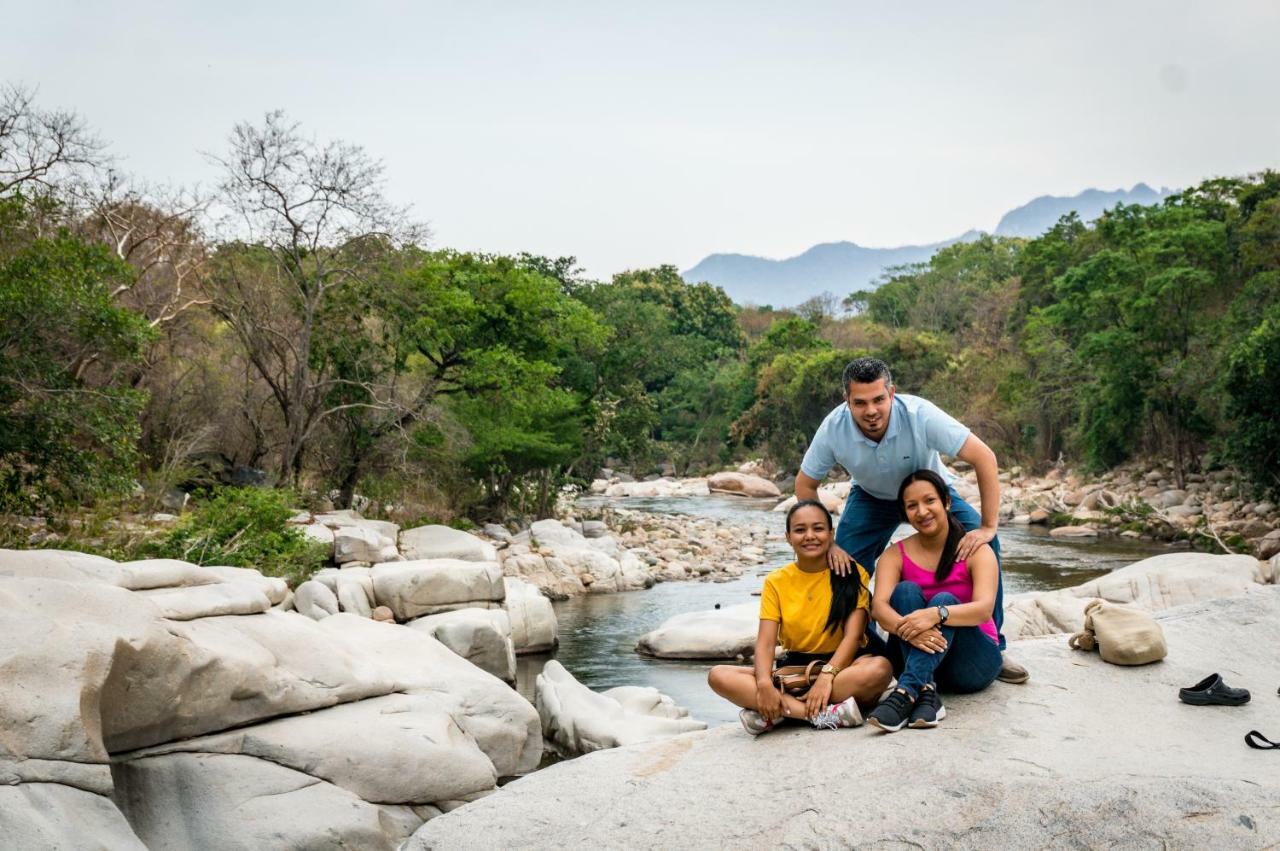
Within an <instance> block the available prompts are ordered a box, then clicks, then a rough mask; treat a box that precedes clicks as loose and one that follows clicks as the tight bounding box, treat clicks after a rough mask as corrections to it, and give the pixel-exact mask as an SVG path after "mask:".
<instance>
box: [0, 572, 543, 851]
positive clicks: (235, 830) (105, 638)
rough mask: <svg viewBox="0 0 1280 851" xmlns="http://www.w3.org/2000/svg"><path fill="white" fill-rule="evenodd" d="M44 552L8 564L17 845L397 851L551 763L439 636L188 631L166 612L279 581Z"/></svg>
mask: <svg viewBox="0 0 1280 851" xmlns="http://www.w3.org/2000/svg"><path fill="white" fill-rule="evenodd" d="M27 555H28V554H26V553H10V552H0V611H3V612H4V613H5V614H4V617H3V618H0V683H3V687H2V688H0V731H3V732H2V733H0V836H3V837H4V840H3V842H0V844H3V845H4V846H5V847H10V846H12V847H15V848H19V847H20V848H28V847H31V848H44V847H56V848H64V847H65V848H81V847H92V848H139V847H142V843H139V842H138V837H141V838H142V841H143V843H145V845H146V846H147V847H150V848H192V847H196V848H203V847H220V848H223V847H245V848H258V847H294V848H303V847H305V848H328V847H332V848H384V847H385V848H394V847H396V846H397V845H398V844H399V842H400V841H401V840H402V839H403V838H405V836H406V835H407V834H408V832H410V831H411V830H412V829H414V828H415V827H417V826H418V824H420V823H421V822H422V821H423V820H425V819H426V818H429V817H433V816H435V815H438V814H439V813H440V812H442V811H444V810H446V809H452V808H454V807H456V806H457V805H458V804H459V802H460V801H469V800H474V799H475V798H476V797H477V796H479V795H482V794H485V793H487V792H489V791H491V790H492V789H493V787H494V784H495V781H496V779H497V778H498V777H500V776H510V775H514V774H519V773H522V772H526V771H529V770H531V769H532V768H534V767H535V766H536V765H537V764H538V761H539V759H540V757H541V752H542V739H541V732H540V726H539V721H538V715H537V712H536V710H535V709H534V708H533V706H532V705H531V704H530V703H529V702H528V701H526V700H525V699H524V698H522V697H521V696H520V695H519V694H518V693H516V692H515V691H514V690H513V689H511V688H509V687H508V686H506V685H505V684H503V683H502V682H501V681H499V680H497V679H495V678H494V677H492V676H490V675H488V674H486V673H485V672H483V671H481V670H479V669H478V668H476V667H475V666H474V665H471V664H470V663H468V662H466V661H465V660H462V659H460V658H458V657H457V656H456V655H454V654H453V653H452V652H451V651H449V650H448V649H447V648H445V647H444V646H443V645H442V644H440V642H438V641H436V640H435V639H433V638H431V637H429V636H426V635H420V634H417V633H416V632H414V631H413V630H410V629H406V628H404V627H399V626H395V625H391V624H381V623H376V622H374V621H372V620H368V619H365V618H363V617H358V616H355V615H349V614H335V615H330V616H329V617H327V618H326V619H325V621H323V622H316V621H313V620H311V619H309V618H307V617H305V616H303V615H300V614H297V613H294V612H283V611H280V610H278V609H272V610H271V611H268V612H265V613H261V614H247V615H220V616H193V617H191V618H190V619H188V620H176V619H174V618H173V617H166V615H167V614H168V615H172V614H173V612H172V611H169V609H167V608H165V607H163V606H161V605H159V604H158V603H157V602H156V601H157V600H161V601H163V598H164V597H165V596H167V595H187V594H189V593H206V592H208V591H210V590H213V589H220V588H224V587H227V586H242V587H243V588H246V589H249V590H250V591H252V592H253V593H254V594H257V595H259V597H260V598H261V599H263V600H266V599H267V597H266V594H267V591H268V590H270V589H269V587H268V586H270V584H271V583H264V582H261V581H258V580H259V579H261V577H257V578H255V577H254V576H252V575H247V574H244V573H239V572H232V573H230V574H228V573H227V572H226V571H219V572H210V573H209V575H210V576H213V577H214V580H215V581H213V582H202V581H200V580H203V579H204V578H205V577H204V576H203V575H201V574H198V573H192V572H191V571H190V570H188V568H189V567H191V566H189V565H185V564H184V563H180V564H177V565H171V564H170V565H164V564H162V565H155V564H150V565H143V566H141V567H142V569H141V570H138V569H136V568H138V567H139V566H137V565H134V566H131V568H134V569H130V570H128V571H122V570H121V569H120V566H119V565H116V564H115V563H114V562H109V561H107V560H99V559H92V558H84V557H78V556H77V555H75V554H66V553H63V554H57V553H50V554H32V557H30V558H27V557H26V556H27ZM346 572H352V571H346ZM162 573H165V574H167V576H168V577H169V580H168V581H172V582H174V583H176V584H175V585H174V586H171V587H167V588H166V587H152V586H155V581H154V579H155V577H157V576H159V575H161V574H162ZM352 574H353V575H352V577H351V578H353V579H354V578H356V577H357V576H358V571H355V572H352ZM50 575H52V576H56V577H60V578H46V577H47V576H50ZM140 577H143V581H139V578H140ZM228 578H229V581H227V579H228ZM193 579H195V580H196V581H194V582H193V581H192V580H193ZM121 581H124V582H127V583H128V584H133V585H141V586H144V587H142V588H140V589H139V590H135V591H131V590H127V589H125V588H122V587H120V586H119V585H118V584H117V583H119V582H121ZM315 585H316V587H318V588H321V589H323V590H324V591H325V592H326V593H331V592H330V591H329V589H328V588H327V586H325V585H324V584H323V583H319V582H317V583H315ZM353 733H358V734H357V735H353ZM113 801H114V803H113ZM193 802H194V803H193ZM282 806H283V807H284V810H283V811H282V810H281V809H280V808H281V807H282ZM117 807H119V809H117ZM122 811H123V812H124V813H126V814H127V815H128V817H129V822H128V823H126V821H125V819H124V817H123V816H122V815H121V812H122ZM282 812H284V813H285V814H286V815H285V816H284V817H282V815H281V814H282Z"/></svg>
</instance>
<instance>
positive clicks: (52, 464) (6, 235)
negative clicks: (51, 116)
mask: <svg viewBox="0 0 1280 851" xmlns="http://www.w3.org/2000/svg"><path fill="white" fill-rule="evenodd" d="M0 220H2V223H0V510H25V511H31V510H37V509H48V508H52V507H57V506H59V505H64V504H66V503H69V502H74V501H77V500H79V499H81V498H83V497H84V495H86V494H87V495H96V494H101V493H109V492H112V491H118V490H121V489H127V488H128V487H129V486H130V483H131V481H132V479H133V477H134V475H135V473H136V468H135V465H136V462H137V441H138V435H139V415H140V414H141V411H142V405H143V403H144V401H145V399H144V397H143V395H142V394H141V393H139V392H137V391H136V390H135V389H133V388H132V387H131V386H130V383H129V373H128V370H129V368H130V367H132V366H133V365H134V364H136V363H137V362H138V360H139V358H140V356H141V353H142V348H143V345H144V344H145V343H146V341H147V339H148V338H149V335H150V333H151V332H150V328H149V327H148V326H147V323H146V321H145V320H144V319H143V318H142V317H141V316H139V315H138V314H136V313H134V312H133V311H130V310H127V309H124V308H122V307H120V306H119V305H117V304H115V303H114V302H113V301H112V299H111V291H112V289H113V288H114V287H115V286H117V285H118V284H119V283H120V282H121V281H122V280H125V279H127V278H128V277H129V276H130V274H131V270H130V269H129V267H128V266H127V265H125V264H124V263H121V262H120V261H119V260H117V259H116V258H115V257H112V256H111V255H110V254H109V253H108V252H107V251H106V249H105V248H104V247H102V246H100V245H92V244H88V243H86V242H85V241H84V240H82V239H78V238H76V237H74V236H72V235H70V234H68V233H67V232H66V231H65V230H60V231H58V232H57V233H55V234H53V235H51V236H47V237H42V236H36V235H35V234H34V233H33V232H32V230H31V229H30V228H29V227H28V224H29V223H28V222H27V220H26V215H25V210H24V204H23V201H22V199H21V198H13V199H9V200H7V201H5V200H0Z"/></svg>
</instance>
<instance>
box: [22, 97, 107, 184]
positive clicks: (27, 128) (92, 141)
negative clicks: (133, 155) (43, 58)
mask: <svg viewBox="0 0 1280 851" xmlns="http://www.w3.org/2000/svg"><path fill="white" fill-rule="evenodd" d="M35 95H36V93H35V90H34V89H31V88H28V87H25V86H19V85H2V86H0V197H3V196H5V195H9V194H11V193H13V192H16V191H18V190H24V191H30V190H39V191H42V192H51V191H58V190H61V189H62V188H64V187H65V186H66V185H67V184H68V182H70V181H71V180H73V179H74V178H75V176H76V174H77V173H79V172H82V171H89V170H93V169H96V168H98V167H100V166H101V165H102V164H103V163H104V160H105V156H104V149H105V146H104V145H103V144H102V142H101V141H99V140H98V138H97V137H96V136H94V135H93V134H92V133H91V132H89V130H88V128H87V127H86V126H85V124H84V121H83V120H82V119H81V118H80V116H78V115H76V114H75V113H74V112H67V111H65V110H56V109H43V108H41V107H40V106H38V105H37V104H36V102H35Z"/></svg>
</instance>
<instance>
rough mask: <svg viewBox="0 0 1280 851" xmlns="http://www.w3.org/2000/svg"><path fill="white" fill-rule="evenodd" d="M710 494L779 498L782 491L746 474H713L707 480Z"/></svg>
mask: <svg viewBox="0 0 1280 851" xmlns="http://www.w3.org/2000/svg"><path fill="white" fill-rule="evenodd" d="M707 487H708V488H709V489H710V490H711V492H712V493H728V494H734V495H736V496H759V497H770V496H771V497H779V496H782V491H780V490H778V486H777V485H775V484H774V483H773V482H771V481H769V480H768V479H762V478H760V477H759V476H749V475H747V474H746V473H715V474H714V475H712V476H710V477H708V478H707Z"/></svg>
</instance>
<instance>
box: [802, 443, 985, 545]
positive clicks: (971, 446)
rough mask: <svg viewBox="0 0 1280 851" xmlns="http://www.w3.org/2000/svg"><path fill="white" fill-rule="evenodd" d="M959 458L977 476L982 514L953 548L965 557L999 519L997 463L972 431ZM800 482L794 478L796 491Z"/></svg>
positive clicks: (981, 542) (962, 447)
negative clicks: (970, 530)
mask: <svg viewBox="0 0 1280 851" xmlns="http://www.w3.org/2000/svg"><path fill="white" fill-rule="evenodd" d="M956 457H957V458H959V459H960V460H961V461H967V462H968V463H970V464H972V465H973V471H974V473H976V474H977V476H978V498H979V500H980V501H981V503H982V504H981V506H980V507H979V509H978V511H979V513H980V514H981V515H982V525H981V526H979V527H978V528H977V529H974V530H973V531H972V532H969V533H968V534H966V535H965V536H964V537H963V538H961V539H960V546H959V547H958V548H957V549H956V558H957V559H968V558H969V556H970V555H972V554H973V552H974V551H975V550H977V549H978V547H980V546H982V545H983V544H989V543H991V539H992V538H994V537H995V536H996V526H997V525H999V522H1000V467H999V465H998V464H997V462H996V453H994V452H992V451H991V447H990V446H987V444H985V443H983V442H982V439H981V438H979V437H978V436H977V435H976V434H973V433H972V432H970V433H969V436H968V437H967V438H965V441H964V445H963V446H961V447H960V451H959V452H957V453H956ZM799 486H800V480H799V478H797V479H796V487H797V492H798V489H799Z"/></svg>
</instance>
